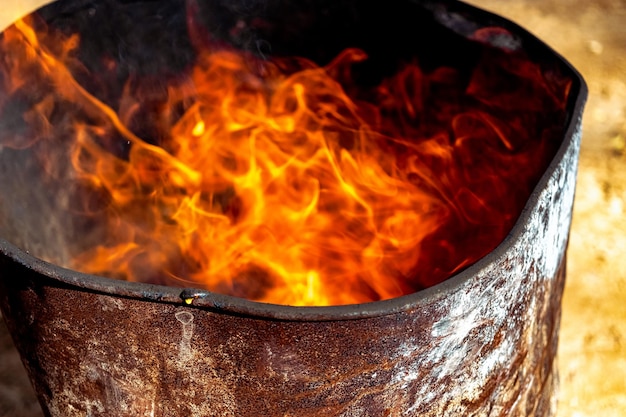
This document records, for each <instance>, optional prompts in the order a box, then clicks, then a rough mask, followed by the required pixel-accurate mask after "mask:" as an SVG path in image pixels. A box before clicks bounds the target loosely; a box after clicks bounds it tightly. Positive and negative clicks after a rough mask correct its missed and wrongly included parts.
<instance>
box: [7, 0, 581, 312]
mask: <svg viewBox="0 0 626 417" xmlns="http://www.w3.org/2000/svg"><path fill="white" fill-rule="evenodd" d="M466 12H467V11H466V9H464V7H463V6H462V5H457V4H454V3H447V2H421V3H420V2H411V1H394V2H391V3H389V4H386V5H385V7H380V5H378V4H374V3H368V2H357V1H324V2H320V1H299V2H295V1H263V2H257V1H234V2H231V1H219V2H218V1H210V2H209V1H187V2H183V1H128V0H125V1H124V0H106V1H84V0H82V1H78V0H76V1H59V2H56V3H54V4H52V5H50V6H47V7H45V8H44V9H42V10H41V11H40V13H39V14H40V16H41V18H40V20H36V21H35V26H37V25H39V26H42V27H44V26H47V27H49V28H53V29H54V30H55V31H58V32H60V33H63V34H68V35H69V34H73V33H78V34H80V45H79V46H78V49H77V52H76V56H77V61H78V62H80V65H77V66H76V68H77V69H76V71H75V73H74V77H75V78H76V80H77V81H79V82H80V84H81V85H83V86H85V88H86V89H88V90H89V91H90V92H92V93H93V94H94V95H95V96H97V97H98V99H99V100H101V101H102V102H103V103H107V104H109V105H110V106H111V107H112V108H114V107H115V106H116V105H117V104H116V103H119V102H120V100H122V98H123V95H124V94H125V92H126V91H127V89H128V88H130V89H133V90H134V91H139V92H141V94H142V100H143V102H144V103H143V104H144V107H143V108H142V109H141V110H140V111H139V112H137V115H136V117H134V118H133V119H132V120H130V121H129V123H128V127H129V129H130V130H132V131H133V132H134V134H136V135H137V136H139V137H141V138H143V139H144V140H146V141H147V142H148V143H150V144H156V145H158V144H159V142H160V141H161V140H162V136H163V135H162V132H160V131H159V130H158V128H156V127H155V117H156V116H154V114H153V112H152V110H153V109H154V108H158V107H159V106H160V105H161V103H162V101H163V96H164V95H166V94H167V83H170V82H174V83H175V82H177V80H179V79H182V78H184V77H185V76H186V75H185V74H186V71H187V70H188V69H189V68H190V67H191V66H193V63H194V62H195V60H196V59H197V58H198V52H197V51H198V49H199V48H202V47H203V46H206V44H210V47H212V48H223V49H229V50H236V51H239V53H241V54H244V55H245V56H247V57H248V58H246V59H248V64H249V68H250V70H251V71H253V72H256V75H259V76H260V77H261V78H262V77H263V72H264V71H266V70H267V68H266V67H265V65H264V64H263V63H264V62H266V61H271V60H278V61H279V62H280V66H282V68H283V69H284V70H285V71H287V72H289V71H294V68H296V69H298V68H299V66H300V65H301V64H300V63H299V61H298V60H295V59H293V57H301V58H304V59H306V60H307V61H312V62H314V63H315V64H317V65H319V66H321V67H323V66H327V65H329V64H330V63H332V62H333V60H334V59H336V57H337V56H339V55H340V54H341V53H342V51H344V50H346V49H347V48H354V49H358V50H360V51H364V52H365V54H366V55H367V59H365V60H363V61H360V62H354V63H351V64H350V66H349V72H350V85H347V86H346V85H344V88H345V89H346V91H347V92H348V94H349V95H350V96H351V97H356V98H358V99H361V100H365V101H367V100H369V101H375V100H376V98H375V97H371V91H372V89H373V88H374V87H376V86H378V85H380V84H381V82H382V80H384V79H386V78H388V77H390V76H393V75H394V74H397V73H398V72H399V71H400V70H401V68H402V67H403V65H405V64H406V63H411V62H419V67H420V69H421V71H422V72H423V73H424V74H436V75H433V76H432V77H431V80H430V84H429V88H430V91H429V94H430V95H431V96H432V97H435V99H433V101H432V103H435V105H434V106H431V107H428V108H425V109H424V114H423V115H422V116H421V117H422V120H426V122H422V125H421V126H420V129H422V131H423V132H427V133H431V132H432V131H433V130H434V129H438V128H440V126H442V125H444V126H445V125H447V124H451V123H452V122H451V120H452V118H453V116H451V115H450V114H451V113H452V112H450V109H455V108H459V107H462V106H463V104H462V103H459V97H460V96H463V95H464V94H466V93H463V91H467V90H468V89H471V88H473V87H471V86H472V85H474V83H475V79H476V77H477V75H476V74H477V73H480V74H479V76H478V78H483V79H487V78H488V77H489V76H490V75H491V74H490V73H489V71H487V70H484V68H483V69H480V68H482V67H481V66H482V65H483V63H484V62H496V63H504V64H502V66H500V64H496V65H495V66H493V67H490V68H491V70H493V71H495V72H494V74H495V75H496V76H495V79H496V80H497V83H501V82H502V80H503V79H506V78H511V77H512V74H511V73H506V71H504V72H502V68H506V67H511V66H514V65H516V63H518V62H532V63H533V65H534V67H533V68H536V69H537V70H538V71H540V72H541V74H542V77H544V79H543V80H542V82H546V83H547V82H552V83H553V84H554V86H556V87H554V91H556V93H555V96H558V97H557V99H554V101H553V102H552V103H551V104H550V106H549V107H546V106H545V103H546V100H547V99H546V97H547V96H549V94H548V93H545V95H546V97H541V98H539V99H538V100H539V101H538V102H535V103H533V102H530V101H529V104H528V103H527V104H526V106H527V107H530V108H531V113H533V115H534V117H536V119H535V120H534V122H533V123H534V125H533V126H534V127H533V128H532V129H531V130H530V131H529V132H526V134H527V135H528V136H532V135H537V136H539V137H541V138H542V140H543V139H545V140H544V142H545V144H544V145H542V146H545V147H546V149H547V151H546V152H545V153H543V154H541V155H542V156H541V157H540V158H539V159H537V160H531V161H527V162H529V163H530V164H535V165H536V166H537V167H539V169H537V170H536V172H535V173H532V174H529V176H530V178H531V183H535V182H536V181H537V180H538V178H539V176H540V175H541V174H542V173H543V171H544V169H545V167H546V166H547V164H548V162H549V161H550V159H551V157H552V156H553V155H554V152H555V151H556V149H557V147H558V146H559V145H560V141H561V140H562V134H563V130H564V128H565V126H566V124H567V123H568V116H567V114H566V105H567V91H568V88H569V85H570V83H571V79H570V78H569V77H567V76H566V75H563V74H565V73H567V70H566V69H564V68H563V67H562V66H561V65H562V64H561V63H557V62H555V61H554V60H553V59H546V56H545V50H544V49H543V48H542V47H541V46H540V45H539V43H538V41H536V40H534V39H531V38H529V39H521V38H519V37H518V36H517V35H514V34H513V33H512V30H511V31H509V30H507V28H506V27H503V26H502V22H492V21H491V17H490V15H487V14H485V15H481V14H480V13H477V14H474V15H472V16H471V17H470V16H469V15H468V14H467V13H466ZM477 18H479V19H483V21H480V22H477V21H476V19H477ZM98 19H107V21H108V24H107V25H99V24H94V22H96V21H97V20H98ZM505 26H506V25H505ZM51 48H53V47H51ZM512 63H513V64H512ZM290 66H293V68H290ZM112 68H114V70H111V69H112ZM442 68H444V69H445V71H440V70H441V69H442ZM477 68H479V69H478V70H477ZM481 71H482V72H481ZM450 74H453V75H450ZM502 74H504V75H502ZM338 77H339V78H341V74H340V75H338ZM446 77H451V78H452V79H453V80H454V81H452V82H450V81H449V79H446ZM498 77H502V78H498ZM517 81H519V80H513V81H511V83H510V84H511V85H514V84H516V83H517ZM44 84H45V83H44ZM522 84H523V83H522ZM5 85H6V80H5ZM501 86H502V85H499V87H501ZM406 87H407V89H411V88H417V87H416V86H415V85H412V84H411V83H410V81H409V82H407V83H406ZM490 88H495V85H492V86H488V87H487V88H486V89H485V91H487V92H486V94H489V91H488V90H489V89H490ZM507 88H508V89H509V90H510V91H511V92H519V90H520V89H521V90H524V88H525V87H524V85H522V86H521V87H520V86H519V85H516V86H515V87H514V88H510V87H507V86H506V85H505V89H507ZM549 88H552V87H549ZM455 91H456V92H455ZM459 91H461V92H462V93H459ZM546 91H547V90H546ZM554 91H552V92H554ZM552 92H550V94H552ZM42 94H46V92H45V91H43V92H42V91H41V87H40V86H32V85H28V84H27V85H24V86H23V87H21V88H20V89H18V90H17V91H10V92H9V91H7V90H6V89H5V91H3V92H2V95H1V96H0V97H1V103H2V106H1V108H0V132H2V135H3V137H4V139H3V145H4V146H3V150H2V152H1V153H0V178H2V181H0V191H1V192H2V194H3V195H9V196H12V198H9V199H4V200H3V201H2V203H1V205H0V234H1V235H2V237H3V238H5V239H6V240H8V241H10V242H12V243H14V244H16V245H17V246H19V247H21V248H22V249H24V250H26V251H28V252H29V253H32V254H34V255H35V256H37V257H40V258H42V259H45V260H49V261H51V262H53V263H56V264H59V265H62V266H70V267H71V266H72V264H71V261H72V258H73V257H74V254H75V253H76V252H79V251H80V250H81V248H84V247H85V246H90V245H96V244H97V243H98V242H100V241H102V240H103V239H104V238H103V235H102V233H103V231H102V229H103V227H102V225H98V221H99V220H98V218H97V216H96V217H94V216H92V215H91V213H93V212H94V211H98V207H99V206H100V205H102V204H103V203H102V196H99V195H98V194H97V193H93V192H92V193H91V194H90V196H91V197H90V198H88V199H83V201H81V202H80V203H76V195H77V193H81V192H83V190H81V189H80V187H81V185H80V184H79V183H76V182H72V181H71V180H69V181H68V178H69V177H71V175H72V174H71V172H70V171H71V170H69V168H68V167H67V166H66V165H64V164H55V165H47V164H46V163H43V164H42V163H41V161H40V160H39V159H38V158H37V157H34V156H33V154H34V152H31V151H30V150H28V149H26V148H28V147H30V145H31V144H33V143H35V145H34V146H33V148H38V149H39V150H38V152H40V153H44V154H46V155H51V154H55V153H58V154H59V157H58V158H57V159H59V160H63V159H67V152H68V146H69V145H68V141H67V140H66V138H63V137H59V136H62V135H60V134H59V133H63V132H58V131H55V129H54V128H50V127H49V126H54V125H56V124H58V123H63V122H64V119H65V118H67V117H68V116H67V115H68V114H71V113H72V112H76V109H75V108H74V107H75V103H74V104H72V103H70V104H61V105H58V107H57V108H55V110H54V111H52V112H51V116H50V118H49V119H48V120H45V121H44V120H40V119H37V118H35V119H34V120H32V119H31V120H28V118H25V117H24V116H23V115H24V114H25V112H27V111H28V109H29V108H31V107H33V106H35V105H36V104H37V103H38V102H39V100H40V99H41V95H42ZM525 94H527V95H532V94H534V92H533V91H532V90H529V91H526V92H525ZM368 95H370V96H368ZM447 98H450V100H449V102H448V107H449V108H443V107H441V105H440V104H439V103H441V102H445V101H446V100H447ZM510 99H511V97H510V96H506V97H504V96H503V97H500V98H499V99H498V100H499V101H496V102H494V103H491V104H489V106H491V107H493V108H495V107H502V105H503V104H502V103H504V102H506V103H508V104H507V105H510V106H509V107H510V108H508V109H507V108H505V109H502V108H501V110H502V114H503V115H504V116H503V117H505V118H506V117H508V116H506V114H509V113H513V112H515V111H516V110H517V109H516V106H517V104H518V103H516V102H512V101H511V100H510ZM525 99H527V98H522V101H523V100H525ZM472 100H475V98H473V99H472ZM529 100H530V99H529ZM478 101H480V100H478ZM522 106H523V105H522ZM178 110H179V111H181V115H182V112H184V109H178ZM174 111H176V109H175V110H174ZM393 117H396V116H393ZM393 117H391V120H392V121H393V120H394V119H393ZM430 120H435V121H437V123H434V124H433V127H430V126H429V124H428V123H429V121H430ZM523 122H524V120H522V121H521V123H523ZM516 123H520V121H519V120H516ZM435 125H436V126H435ZM537 126H540V128H537ZM42 129H43V131H48V130H49V131H51V132H54V135H51V136H52V137H50V138H46V139H47V140H40V139H33V138H32V136H33V132H35V131H37V132H41V131H42ZM46 129H48V130H46ZM445 129H448V130H450V129H451V128H449V127H448V128H445ZM445 129H444V130H445ZM533 129H534V130H533ZM38 134H39V135H40V133H38ZM451 140H452V141H454V140H455V139H454V138H452V139H451ZM25 144H28V146H27V145H25ZM115 146H117V148H116V150H115V152H118V153H119V154H120V155H123V154H124V153H125V152H128V149H126V148H124V147H125V146H126V144H125V142H124V141H123V140H122V141H120V142H119V143H118V144H117V145H115ZM524 146H525V145H521V148H523V147H524ZM518 150H519V149H515V150H514V152H517V151H518ZM481 163H486V164H488V163H489V161H488V159H486V158H485V160H483V161H481ZM531 190H532V187H525V188H524V190H523V191H520V192H518V191H519V190H509V191H510V198H511V199H514V200H515V199H517V200H518V202H517V205H518V207H519V210H521V208H522V207H523V204H524V202H525V201H526V199H527V198H528V196H529V194H530V191H531ZM77 204H78V205H77ZM85 213H89V214H90V215H88V216H86V215H84V214H85ZM515 219H516V217H512V218H509V219H508V220H507V221H506V222H505V226H506V228H510V227H512V226H513V224H514V223H515ZM447 227H448V228H454V227H455V225H454V224H452V225H448V226H447ZM489 227H490V225H483V228H489ZM499 227H504V226H501V225H500V226H499ZM503 230H504V229H503ZM507 230H508V229H507ZM507 233H508V231H504V232H501V233H500V235H501V236H500V240H501V239H502V238H504V237H505V236H506V234H507ZM458 237H459V242H460V243H459V245H460V247H461V248H462V250H465V251H468V252H471V251H472V250H473V248H474V247H475V246H476V245H475V242H476V239H479V237H477V235H476V234H475V233H473V232H466V233H465V235H463V234H461V235H460V236H458ZM500 240H498V241H496V242H495V243H491V244H487V245H483V247H482V248H481V249H480V250H481V252H480V253H476V254H474V255H475V257H474V258H473V259H474V260H475V259H477V258H480V257H481V256H484V255H485V254H486V253H488V252H489V251H490V250H491V249H493V248H494V247H495V245H497V244H498V243H499V241H500ZM438 244H439V242H438V241H431V242H428V241H427V242H426V244H425V245H431V246H436V245H438ZM489 245H491V246H489ZM442 247H443V246H442ZM485 248H486V249H485ZM438 253H440V254H441V255H440V257H439V258H438V257H436V256H434V257H433V256H432V255H431V256H430V258H431V259H429V261H428V264H429V265H437V263H440V264H445V262H446V259H447V257H448V253H447V252H446V251H445V250H442V251H438ZM416 256H418V257H419V255H418V254H416ZM421 265H424V262H422V263H421ZM465 267H467V264H462V266H461V267H459V266H458V265H453V266H449V267H448V266H447V265H446V266H445V267H442V268H441V270H440V271H436V272H437V273H433V272H432V271H433V270H436V268H434V269H433V268H431V269H428V268H426V269H425V271H426V272H424V273H423V274H422V275H423V276H421V275H419V273H417V272H416V271H415V270H412V271H411V273H413V275H415V276H417V278H414V279H413V280H412V281H411V282H410V283H409V284H407V287H406V288H405V289H404V293H410V292H414V291H418V290H420V289H423V288H426V287H429V286H431V285H433V284H436V283H438V282H440V281H442V280H443V279H445V278H447V277H449V276H450V275H453V274H454V273H456V272H458V271H459V270H462V269H464V268H465ZM112 275H114V274H112ZM157 275H158V274H153V276H151V277H150V280H149V281H150V282H151V283H157V284H167V285H180V282H178V283H177V282H172V281H168V280H167V279H166V278H163V277H159V276H157ZM196 285H200V284H197V283H196ZM234 287H237V288H239V289H238V290H237V289H236V290H232V288H231V289H230V293H231V294H232V295H237V296H241V297H244V298H251V299H255V292H254V291H252V292H250V290H249V289H246V288H244V289H241V286H237V285H235V286H234ZM233 291H234V292H233ZM218 292H219V291H218ZM225 292H227V293H228V292H229V291H228V290H227V291H225ZM370 298H371V300H372V301H375V300H377V299H381V297H380V296H378V295H376V294H374V295H372V296H371V297H370Z"/></svg>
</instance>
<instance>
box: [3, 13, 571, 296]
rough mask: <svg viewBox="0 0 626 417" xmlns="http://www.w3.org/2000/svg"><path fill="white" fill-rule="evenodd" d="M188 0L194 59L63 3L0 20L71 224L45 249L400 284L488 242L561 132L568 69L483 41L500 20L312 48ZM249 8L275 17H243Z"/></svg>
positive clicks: (514, 212) (17, 106)
mask: <svg viewBox="0 0 626 417" xmlns="http://www.w3.org/2000/svg"><path fill="white" fill-rule="evenodd" d="M195 7H197V6H195V5H194V4H191V5H190V6H189V11H190V13H188V16H187V20H186V28H187V32H188V34H189V37H188V38H186V39H184V40H182V41H180V42H182V45H183V46H181V49H183V50H184V54H183V55H184V57H188V59H187V58H185V59H187V61H188V62H187V61H185V60H182V61H178V62H176V63H173V64H172V67H171V68H165V69H163V68H160V69H159V70H158V71H157V70H155V69H150V70H147V69H146V68H145V66H144V65H143V64H142V66H138V67H136V68H135V69H133V68H129V67H128V66H127V63H125V62H124V57H118V56H113V55H111V54H104V53H103V54H102V55H96V56H93V55H94V53H93V50H94V48H93V42H94V40H93V39H92V38H90V37H89V35H88V33H77V32H71V31H69V29H70V26H69V25H66V26H64V25H63V22H61V23H58V24H57V25H54V24H50V25H47V24H44V23H43V20H41V19H39V18H38V17H36V16H31V17H29V18H27V19H25V20H23V21H20V22H18V23H16V24H15V25H14V26H13V27H11V28H10V29H9V30H7V31H6V32H5V33H4V35H3V37H2V46H1V48H2V50H1V54H2V56H3V57H4V60H3V62H2V63H1V68H0V80H1V83H2V84H1V88H2V95H1V96H0V112H1V113H2V118H3V120H5V119H7V116H6V115H7V114H15V115H16V118H17V119H19V122H16V125H15V126H8V129H5V132H6V133H3V137H2V146H3V147H4V148H6V149H11V152H15V153H16V154H18V153H19V154H20V155H21V156H20V158H28V160H29V161H36V163H34V162H29V163H32V164H34V165H35V166H38V167H40V168H39V172H40V175H41V178H40V181H41V182H42V184H45V187H52V189H54V191H51V193H52V194H54V195H63V201H64V203H62V204H61V207H60V209H62V210H61V211H64V212H65V211H67V212H69V214H57V215H56V216H57V217H58V218H62V219H64V220H63V221H60V223H61V226H60V228H61V229H63V228H66V229H68V230H71V231H72V232H64V233H66V238H65V241H69V243H67V253H66V254H65V255H63V256H56V257H55V256H46V255H44V254H39V253H37V251H36V250H35V251H34V252H35V255H38V256H42V257H45V258H47V259H48V260H49V261H51V262H53V263H56V264H62V265H64V266H66V267H69V268H72V269H76V270H79V271H82V272H86V273H91V274H97V275H103V276H108V277H112V278H119V279H124V280H129V281H139V282H148V283H157V284H165V285H171V286H185V287H197V288H206V289H209V290H211V291H215V292H218V293H223V294H230V295H234V296H239V297H243V298H247V299H251V300H255V301H262V302H269V303H276V304H288V305H339V304H352V303H362V302H368V301H376V300H383V299H389V298H395V297H399V296H402V295H405V294H410V293H413V292H416V291H419V290H420V289H423V288H427V287H430V286H432V285H434V284H437V283H440V282H442V281H444V280H445V279H447V278H449V277H450V276H452V275H454V274H455V273H457V272H459V271H461V270H463V269H464V268H466V267H468V266H469V265H471V264H472V263H474V262H476V261H477V260H478V259H480V258H481V257H483V256H484V255H486V254H487V253H489V252H491V251H492V250H493V249H494V248H495V247H496V246H497V245H498V244H499V243H500V242H501V241H502V240H503V239H504V238H505V236H506V235H507V234H508V233H509V231H510V229H511V228H512V226H513V224H514V223H515V221H516V219H517V218H518V216H519V214H520V212H521V210H522V208H523V207H524V204H525V203H526V201H527V200H528V197H529V195H530V192H531V191H532V189H533V187H534V186H535V184H536V182H537V180H538V179H539V177H540V176H541V175H542V173H543V172H544V171H545V169H546V167H547V165H548V163H549V161H550V160H551V158H552V157H553V155H554V152H555V150H556V148H557V147H558V146H559V144H560V140H561V135H562V131H563V128H564V123H565V121H566V119H565V116H566V115H565V106H566V101H567V97H568V92H569V85H570V84H569V80H568V79H566V78H564V77H561V76H560V75H559V74H558V72H557V71H556V69H554V68H542V66H541V65H540V64H537V63H534V62H533V61H532V60H530V59H529V57H528V56H527V54H526V52H523V51H521V50H520V51H518V50H516V49H515V48H509V47H507V48H503V49H501V48H498V47H494V46H493V45H491V44H490V43H489V39H494V38H495V39H497V40H498V42H496V44H498V43H502V42H504V43H505V44H506V45H508V46H510V45H511V44H512V43H511V41H506V40H507V39H509V38H507V32H506V31H505V30H504V29H490V30H484V29H482V30H481V31H480V32H479V33H476V36H473V39H468V40H466V42H467V43H468V45H471V47H472V48H474V50H475V52H476V54H475V57H474V58H473V59H472V61H471V62H469V63H465V64H464V66H463V67H462V68H461V67H458V66H455V65H453V64H448V63H445V65H444V64H438V65H433V64H432V63H426V64H423V63H422V62H420V60H419V57H418V58H415V57H411V58H402V59H398V60H396V61H394V62H387V63H385V64H384V65H383V66H381V65H379V61H380V60H379V58H378V57H374V58H372V57H370V55H369V52H368V51H367V50H365V49H364V48H359V47H351V48H344V49H343V50H342V51H341V52H340V53H339V54H337V55H336V56H335V57H334V58H333V59H332V60H331V61H330V62H315V61H314V60H313V59H311V58H310V57H304V56H302V57H298V56H293V55H290V56H285V55H276V56H268V53H267V51H268V50H271V43H267V42H266V43H263V44H259V43H255V45H256V46H257V48H256V51H254V52H255V53H252V52H250V51H247V50H241V49H238V48H236V47H233V46H232V45H229V44H228V43H227V42H224V40H223V39H220V38H217V37H215V38H213V37H211V36H210V35H209V33H210V32H209V29H210V28H208V29H207V28H206V27H205V26H203V24H202V22H201V21H200V20H199V19H197V18H195V17H194V16H195V15H196V12H197V9H196V8H195ZM250 25H256V27H257V28H263V27H266V26H268V25H269V23H267V22H264V21H263V20H262V19H256V20H254V21H253V22H252V23H251V22H248V21H245V20H241V21H238V22H237V23H236V24H235V25H234V26H233V28H232V30H231V36H232V37H234V38H238V37H240V36H241V32H245V31H246V30H247V29H249V27H250ZM486 33H487V34H488V35H489V36H487V35H485V34H486ZM494 34H495V35H494ZM496 35H497V36H496ZM85 38H87V39H85ZM503 39H504V41H503ZM505 41H506V42H505ZM263 45H265V46H263ZM190 51H191V52H190ZM174 52H175V51H174ZM167 53H168V54H172V51H169V50H168V52H167ZM87 57H88V58H89V60H87ZM144 64H145V63H144ZM160 65H163V64H160ZM379 67H380V68H379ZM96 68H97V69H98V70H97V71H94V69H96ZM13 119H15V118H13ZM24 155H26V156H24ZM68 161H69V164H68ZM38 175H39V174H38ZM54 216H55V215H54V214H53V217H54ZM27 249H28V248H27Z"/></svg>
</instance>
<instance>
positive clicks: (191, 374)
mask: <svg viewBox="0 0 626 417" xmlns="http://www.w3.org/2000/svg"><path fill="white" fill-rule="evenodd" d="M577 126H578V128H577V129H576V130H575V133H574V134H573V136H572V137H570V138H565V141H566V142H567V143H568V145H567V147H566V149H565V150H564V153H563V154H562V159H561V160H560V162H559V163H558V165H557V167H556V169H555V170H554V172H553V173H552V175H551V176H550V177H549V178H548V180H547V182H544V186H543V187H542V188H541V189H539V190H538V191H537V192H538V193H539V194H538V195H537V196H536V197H537V198H536V200H535V201H536V204H534V205H531V206H528V207H527V208H526V210H527V211H526V212H525V213H524V214H523V215H522V217H526V220H527V221H526V223H525V224H524V225H523V227H522V228H518V229H516V230H518V231H519V232H518V233H517V234H515V235H512V236H509V237H508V239H507V241H508V242H510V246H508V247H507V250H504V251H502V250H496V253H498V255H497V256H496V257H494V258H493V259H492V260H493V261H492V262H490V263H488V264H484V263H483V266H482V268H480V269H479V270H478V271H477V272H476V273H475V274H473V275H472V276H471V277H469V278H467V277H464V278H463V279H462V280H459V279H457V278H456V277H455V278H452V280H451V281H449V282H446V283H444V285H440V286H437V287H434V288H432V289H431V290H430V291H431V294H430V296H429V297H424V298H419V299H417V300H416V302H415V303H413V305H411V306H410V307H408V308H406V309H405V310H404V311H400V312H395V313H393V314H388V315H381V316H375V317H368V318H360V319H353V320H350V319H344V320H331V321H308V322H307V321H301V320H300V321H289V320H276V319H269V318H259V317H250V316H246V315H237V314H229V313H222V312H220V311H217V310H212V309H207V308H198V307H194V306H187V305H185V304H184V303H183V302H182V301H181V303H180V304H173V303H162V302H154V301H149V300H140V299H135V298H130V297H121V296H115V295H111V294H102V293H98V292H95V291H86V290H84V289H81V288H78V287H73V286H71V285H67V284H61V283H59V282H58V281H57V280H54V279H49V278H45V277H43V276H42V275H41V274H39V273H37V272H34V271H33V270H32V269H30V268H29V267H28V266H25V265H23V264H22V263H21V262H19V261H16V260H15V259H14V258H10V257H8V256H6V254H3V255H2V256H1V257H0V273H1V274H2V275H1V277H0V278H1V279H0V308H1V309H2V313H3V315H4V317H5V320H6V321H7V325H8V327H9V330H10V332H11V334H12V336H13V338H14V341H15V344H16V346H17V348H18V350H19V352H20V354H21V356H22V358H23V361H24V363H25V366H26V368H27V370H28V372H29V375H30V378H31V380H32V382H33V384H34V386H35V389H36V392H37V394H38V397H39V400H40V402H41V404H42V407H43V409H44V412H45V413H46V415H48V416H54V417H74V416H112V415H114V416H133V417H135V416H146V417H147V416H150V417H165V416H168V417H169V416H185V417H187V416H189V417H194V416H197V417H208V416H220V417H222V416H260V415H262V416H268V417H269V416H276V417H278V416H298V417H306V416H320V415H325V416H346V417H347V416H444V415H463V416H505V415H506V416H520V417H522V416H530V415H533V416H550V415H554V412H555V406H556V405H555V396H554V390H555V385H556V381H557V376H556V368H555V355H556V351H557V340H558V328H559V319H560V308H561V296H562V292H563V285H564V278H565V267H564V265H565V251H566V247H567V241H568V235H569V227H570V223H571V213H572V205H573V197H574V187H575V178H576V171H577V157H578V151H579V147H580V120H579V121H578V123H577ZM455 279H456V281H455ZM457 281H458V282H457Z"/></svg>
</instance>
